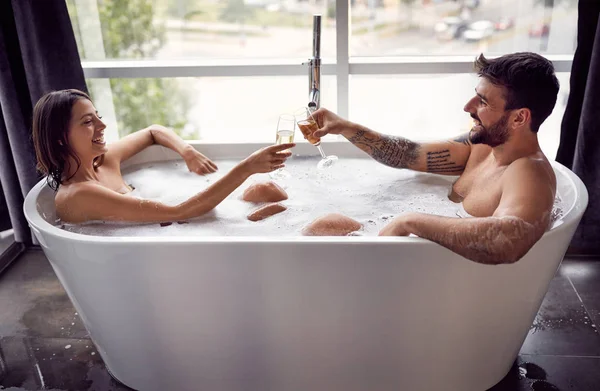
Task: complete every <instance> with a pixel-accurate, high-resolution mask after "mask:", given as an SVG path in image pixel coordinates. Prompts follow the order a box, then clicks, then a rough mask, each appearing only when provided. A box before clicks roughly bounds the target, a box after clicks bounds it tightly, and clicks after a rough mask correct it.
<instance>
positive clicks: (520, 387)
mask: <svg viewBox="0 0 600 391" xmlns="http://www.w3.org/2000/svg"><path fill="white" fill-rule="evenodd" d="M599 389H600V358H598V357H566V356H529V355H520V356H519V358H518V359H517V361H516V362H515V365H513V367H512V368H511V370H510V372H509V373H508V375H506V377H505V378H504V379H502V381H501V382H499V383H498V384H496V385H495V386H494V387H492V388H490V389H489V390H488V391H524V390H528V391H531V390H534V391H553V390H560V391H567V390H573V391H598V390H599Z"/></svg>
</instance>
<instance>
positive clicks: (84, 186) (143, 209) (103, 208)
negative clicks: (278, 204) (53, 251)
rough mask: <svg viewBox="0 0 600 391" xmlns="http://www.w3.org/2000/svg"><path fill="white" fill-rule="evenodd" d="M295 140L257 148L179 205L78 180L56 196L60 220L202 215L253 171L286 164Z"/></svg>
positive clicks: (139, 219) (167, 218)
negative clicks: (215, 180) (138, 196)
mask: <svg viewBox="0 0 600 391" xmlns="http://www.w3.org/2000/svg"><path fill="white" fill-rule="evenodd" d="M294 146H295V144H281V145H272V146H270V147H266V148H263V149H260V150H258V151H256V152H254V153H253V154H252V155H250V156H249V157H247V158H246V159H244V160H243V161H242V162H241V163H240V164H238V165H237V166H235V167H234V168H233V169H232V170H231V171H230V172H228V173H227V174H226V175H225V176H224V177H223V178H221V179H219V180H218V181H217V182H215V183H214V184H213V185H211V186H210V187H208V188H207V189H206V190H204V191H202V192H200V193H198V194H196V195H195V196H193V197H191V198H190V199H188V200H187V201H185V202H182V203H181V204H179V205H176V206H169V205H164V204H161V203H160V202H155V201H150V200H144V199H139V198H135V197H131V196H127V195H123V194H119V193H117V192H115V191H112V190H110V189H107V188H106V187H104V186H101V185H99V184H97V183H92V182H86V183H81V184H78V185H77V186H76V187H73V188H72V189H69V190H65V191H67V192H68V193H65V194H63V195H61V197H57V200H56V203H57V206H56V209H57V212H58V216H59V217H60V218H61V220H63V221H66V222H69V223H83V222H86V221H94V220H105V221H132V222H159V221H173V220H184V219H189V218H192V217H197V216H201V215H203V214H204V213H206V212H208V211H210V210H212V209H213V208H215V207H216V206H217V205H218V204H219V203H221V201H223V200H224V199H225V198H226V197H227V196H228V195H229V194H231V193H232V192H233V191H234V190H235V189H236V188H238V187H239V186H240V185H241V184H242V183H243V182H244V181H245V180H246V179H247V178H248V177H249V176H250V175H252V174H255V173H265V172H271V171H273V170H276V169H279V168H281V167H283V166H284V162H285V160H286V159H287V158H288V157H289V156H291V152H289V151H288V152H283V151H284V150H286V149H289V148H292V147H294Z"/></svg>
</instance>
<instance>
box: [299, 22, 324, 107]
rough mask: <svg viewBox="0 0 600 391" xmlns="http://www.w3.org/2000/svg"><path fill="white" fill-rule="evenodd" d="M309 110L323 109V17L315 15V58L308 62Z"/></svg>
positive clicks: (306, 63)
mask: <svg viewBox="0 0 600 391" xmlns="http://www.w3.org/2000/svg"><path fill="white" fill-rule="evenodd" d="M303 65H308V108H309V109H310V110H311V111H315V110H317V109H318V108H319V107H321V15H313V56H312V58H309V59H308V62H305V63H303Z"/></svg>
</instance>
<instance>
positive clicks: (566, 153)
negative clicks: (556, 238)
mask: <svg viewBox="0 0 600 391" xmlns="http://www.w3.org/2000/svg"><path fill="white" fill-rule="evenodd" d="M578 7H579V16H578V22H577V49H576V51H575V56H574V58H573V66H572V68H571V80H570V87H571V91H570V94H569V100H568V101H567V107H566V110H565V115H564V117H563V121H562V126H561V137H560V145H559V148H558V152H557V155H556V160H557V161H558V162H560V163H562V164H564V165H565V166H567V167H569V168H571V169H572V170H573V172H575V173H576V174H577V175H578V176H579V177H580V178H581V180H582V181H583V182H584V183H585V185H586V187H587V189H588V192H589V195H590V200H589V204H588V207H587V210H586V212H585V214H584V215H583V218H582V220H581V223H580V224H579V227H578V228H577V232H576V233H575V236H574V237H573V241H572V242H571V248H570V250H569V252H570V253H572V254H588V255H600V25H599V18H598V17H599V15H600V1H599V0H579V5H578Z"/></svg>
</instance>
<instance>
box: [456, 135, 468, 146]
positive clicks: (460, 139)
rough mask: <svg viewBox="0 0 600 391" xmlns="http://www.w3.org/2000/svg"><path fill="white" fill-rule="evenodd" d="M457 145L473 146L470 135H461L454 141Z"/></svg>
mask: <svg viewBox="0 0 600 391" xmlns="http://www.w3.org/2000/svg"><path fill="white" fill-rule="evenodd" d="M453 141H454V142H456V143H461V144H465V145H469V144H471V140H470V139H469V133H465V134H461V135H460V136H458V137H457V138H455V139H454V140H453Z"/></svg>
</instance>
